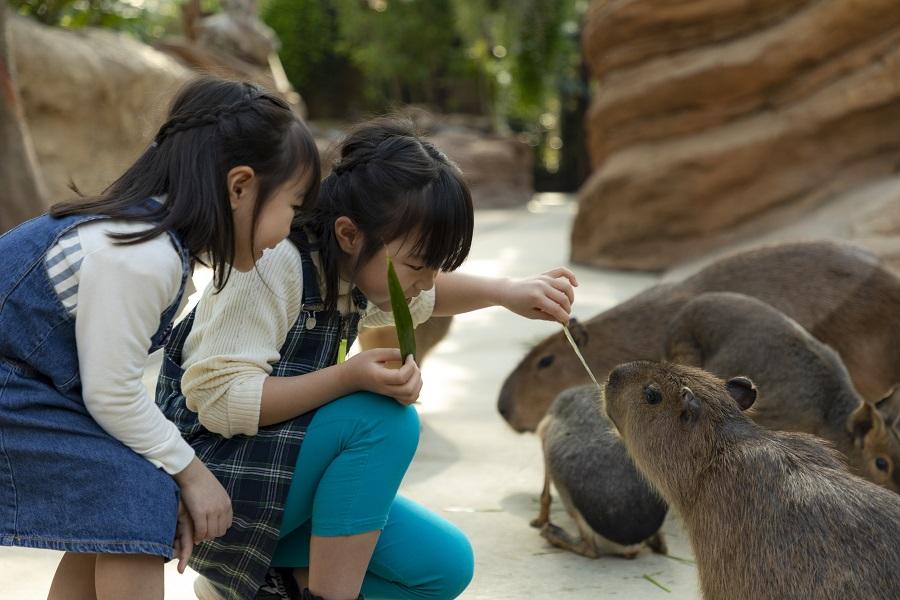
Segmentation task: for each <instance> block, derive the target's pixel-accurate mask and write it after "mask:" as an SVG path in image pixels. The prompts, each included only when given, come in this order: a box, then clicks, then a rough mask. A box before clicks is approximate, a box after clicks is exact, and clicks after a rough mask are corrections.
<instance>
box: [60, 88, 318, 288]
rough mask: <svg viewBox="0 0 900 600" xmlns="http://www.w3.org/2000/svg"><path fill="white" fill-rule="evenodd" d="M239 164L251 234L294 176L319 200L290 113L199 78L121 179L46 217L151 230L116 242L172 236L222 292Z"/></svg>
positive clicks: (262, 95) (301, 129)
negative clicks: (149, 206) (248, 198)
mask: <svg viewBox="0 0 900 600" xmlns="http://www.w3.org/2000/svg"><path fill="white" fill-rule="evenodd" d="M241 165H246V166H249V167H251V168H252V169H253V170H254V172H255V174H256V177H257V178H258V180H259V188H258V194H257V198H256V205H255V207H254V211H253V227H252V229H251V231H252V232H255V230H256V221H257V219H258V217H259V214H260V211H261V210H262V208H263V206H264V205H265V203H266V202H267V201H268V200H269V199H270V197H271V196H272V194H273V192H275V190H276V189H277V188H278V187H279V186H281V185H282V184H284V183H285V182H286V181H288V180H290V179H291V178H292V177H295V176H301V175H306V176H308V178H309V182H310V183H309V187H308V189H307V190H306V193H305V196H306V201H307V202H310V203H313V202H314V200H315V197H316V195H317V194H318V187H319V180H320V179H321V170H320V164H319V153H318V150H317V148H316V144H315V140H314V138H313V136H312V134H311V133H310V131H309V129H308V128H307V127H306V125H305V124H304V123H303V121H302V120H301V119H300V118H299V117H298V116H297V115H296V114H295V113H294V112H293V111H292V110H291V108H290V106H289V105H288V104H287V103H286V102H284V101H283V100H282V99H280V98H278V97H277V96H274V95H272V94H269V93H268V92H266V91H265V90H264V89H262V88H260V87H258V86H256V85H254V84H251V83H246V82H239V81H228V80H223V79H216V78H212V77H201V78H198V79H195V80H193V81H191V82H189V83H187V84H186V85H185V86H184V87H183V88H182V89H181V91H180V92H179V93H178V94H177V95H176V97H175V99H174V100H173V102H172V106H171V108H170V110H169V114H168V117H167V120H166V122H165V123H164V124H163V125H162V127H160V128H159V131H158V132H157V134H156V136H155V138H154V141H153V143H152V144H151V145H150V147H149V148H147V150H145V151H144V153H143V154H142V155H141V156H140V157H139V158H138V159H137V161H135V163H134V164H133V165H131V167H129V168H128V170H126V171H125V173H123V174H122V175H121V176H120V177H119V178H118V179H116V180H115V181H114V182H113V183H112V184H111V185H110V186H109V187H107V188H106V189H105V190H103V192H102V193H101V194H100V195H98V196H94V197H90V198H85V199H83V200H82V201H77V202H65V203H60V204H56V205H55V206H53V207H52V208H51V209H50V214H51V215H53V216H56V217H61V216H65V215H72V214H102V215H107V216H109V217H112V218H115V219H125V220H130V221H142V222H148V223H153V224H154V226H153V227H151V228H150V229H147V230H146V231H142V232H138V233H127V234H109V235H110V237H112V238H113V239H115V240H116V243H120V244H137V243H140V242H144V241H147V240H150V239H152V238H154V237H156V236H158V235H159V234H161V233H163V232H164V231H167V230H172V231H174V232H175V233H177V234H178V235H179V237H180V238H181V240H182V241H183V243H184V244H185V246H186V247H187V249H188V251H189V252H190V254H191V257H192V258H193V259H194V260H197V261H199V262H203V263H204V264H207V265H208V266H209V267H211V268H212V269H213V271H214V273H215V277H214V285H215V286H216V287H217V288H219V289H221V287H222V286H224V285H225V283H226V282H227V281H228V277H229V275H230V273H231V263H232V262H233V260H234V253H235V244H234V221H233V220H232V210H231V205H230V202H229V196H228V185H227V175H228V172H229V171H230V170H231V169H232V168H234V167H236V166H241ZM76 191H77V190H76ZM163 194H165V195H167V199H166V202H165V205H160V206H159V209H158V210H153V211H151V212H149V213H147V212H136V211H135V209H136V207H137V206H138V205H140V204H141V203H143V202H144V201H146V200H147V199H148V198H150V197H151V196H162V195H163ZM252 235H253V234H252V233H251V236H252ZM253 242H254V240H253V239H252V238H251V243H253Z"/></svg>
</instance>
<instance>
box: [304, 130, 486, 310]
mask: <svg viewBox="0 0 900 600" xmlns="http://www.w3.org/2000/svg"><path fill="white" fill-rule="evenodd" d="M311 213H312V214H311V215H310V216H309V217H308V220H307V225H308V226H309V228H310V229H311V230H312V232H313V233H314V234H315V235H316V236H317V237H318V239H319V244H320V253H321V257H322V268H323V270H324V273H323V276H324V279H325V292H326V296H325V306H326V309H334V308H335V305H336V303H337V289H338V277H339V276H340V272H341V267H342V266H343V265H342V264H341V263H342V253H341V249H340V246H339V245H338V241H337V239H336V237H335V231H334V223H335V221H336V220H337V219H338V217H341V216H347V217H349V218H350V219H351V220H352V221H353V223H354V224H355V225H356V226H357V227H358V228H359V230H360V231H361V232H362V234H363V236H364V238H365V245H364V246H363V248H362V251H361V253H360V255H359V258H358V260H357V263H356V265H353V266H352V267H351V268H352V269H354V270H355V269H356V268H358V267H359V266H360V265H361V264H363V263H364V262H366V261H367V260H368V259H370V258H371V257H372V256H374V255H375V254H376V253H377V252H378V250H379V249H380V248H381V247H383V245H384V244H387V243H389V242H391V241H393V240H396V239H398V238H400V237H402V236H404V235H406V234H408V233H410V232H412V231H418V232H419V234H420V235H419V237H418V239H417V240H416V243H415V245H414V246H413V248H412V249H411V251H412V253H414V254H415V255H417V256H418V257H419V258H421V260H422V262H423V263H424V265H425V266H427V267H428V268H431V269H435V270H440V271H453V270H455V269H457V268H458V267H459V266H460V265H461V264H462V263H463V261H464V260H465V259H466V257H467V256H468V255H469V249H470V247H471V245H472V230H473V228H474V211H473V207H472V195H471V193H470V191H469V188H468V186H467V185H466V183H465V182H464V181H463V178H462V174H461V173H460V171H459V169H458V168H457V167H456V165H454V164H453V163H452V162H451V161H450V160H449V159H448V158H447V157H446V156H445V155H444V154H443V153H442V152H440V151H439V150H438V149H437V148H435V147H434V146H433V145H432V144H431V143H429V142H426V141H424V140H422V139H420V138H419V137H418V136H417V135H416V133H415V130H414V129H413V127H412V125H411V124H410V123H408V122H406V121H400V120H394V119H377V120H374V121H370V122H368V123H364V124H362V125H360V126H358V127H357V128H356V129H355V130H354V131H353V132H351V133H350V134H349V135H348V136H347V137H346V138H345V139H344V141H343V142H342V143H341V145H340V158H339V160H338V161H337V162H336V163H335V164H334V166H333V168H332V170H331V173H330V174H329V175H328V176H327V177H326V178H325V179H324V180H323V181H322V187H321V191H320V194H319V198H318V201H317V203H316V204H315V206H314V207H313V208H312V211H311Z"/></svg>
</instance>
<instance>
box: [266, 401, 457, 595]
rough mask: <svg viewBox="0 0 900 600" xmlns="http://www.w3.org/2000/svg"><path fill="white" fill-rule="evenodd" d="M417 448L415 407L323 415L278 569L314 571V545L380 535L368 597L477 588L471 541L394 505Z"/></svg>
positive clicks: (343, 405)
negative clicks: (321, 539)
mask: <svg viewBox="0 0 900 600" xmlns="http://www.w3.org/2000/svg"><path fill="white" fill-rule="evenodd" d="M418 441H419V417H418V414H417V413H416V411H415V409H414V408H412V407H411V406H402V405H400V404H398V403H397V402H396V401H394V400H393V399H391V398H386V397H384V396H379V395H377V394H371V393H368V392H359V393H356V394H351V395H349V396H344V397H343V398H338V399H337V400H334V401H333V402H329V403H328V404H326V405H324V406H323V407H321V408H319V409H318V411H317V412H316V414H315V416H314V417H313V420H312V423H310V425H309V429H308V430H307V433H306V438H305V439H304V440H303V445H302V446H301V447H300V457H299V458H298V459H297V466H296V468H295V470H294V478H293V481H292V483H291V487H290V490H289V492H288V496H287V500H286V503H285V512H284V519H283V521H282V525H281V541H280V542H279V544H278V547H277V549H276V551H275V556H274V559H273V565H274V566H276V567H308V566H309V540H310V536H311V535H313V534H315V535H317V536H326V537H327V536H343V535H356V534H360V533H366V532H368V531H374V530H376V529H381V530H382V532H381V535H380V536H379V538H378V543H377V544H376V546H375V551H374V553H373V555H372V560H371V561H370V563H369V569H368V572H367V573H366V576H365V579H364V581H363V586H362V592H363V594H365V596H366V598H367V600H372V599H379V598H384V599H406V598H409V599H416V598H430V599H448V600H449V599H451V598H456V597H457V596H459V595H460V594H461V593H462V591H463V590H464V589H465V588H466V586H467V585H468V584H469V582H470V581H471V579H472V572H473V568H474V559H473V556H472V547H471V546H470V545H469V541H468V539H466V536H465V535H464V534H463V533H462V532H461V531H460V530H459V529H457V528H456V527H455V526H454V525H452V524H451V523H450V522H448V521H446V520H444V519H442V518H441V517H439V516H438V515H436V514H434V513H432V512H431V511H429V510H427V509H425V508H424V507H422V506H420V505H418V504H416V503H415V502H412V501H411V500H407V499H405V498H402V497H399V496H397V489H398V488H399V487H400V481H401V480H402V479H403V475H404V473H406V469H407V467H408V466H409V463H410V461H411V460H412V457H413V455H414V454H415V451H416V446H417V445H418Z"/></svg>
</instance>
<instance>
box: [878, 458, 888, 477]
mask: <svg viewBox="0 0 900 600" xmlns="http://www.w3.org/2000/svg"><path fill="white" fill-rule="evenodd" d="M875 467H877V468H878V470H879V471H884V472H885V473H887V471H888V461H886V460H885V459H883V458H882V457H880V456H879V457H878V458H876V459H875Z"/></svg>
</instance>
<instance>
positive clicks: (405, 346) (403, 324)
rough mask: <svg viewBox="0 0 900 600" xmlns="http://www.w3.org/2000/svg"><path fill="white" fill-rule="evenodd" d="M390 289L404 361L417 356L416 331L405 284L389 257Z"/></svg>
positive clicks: (388, 274) (388, 276)
mask: <svg viewBox="0 0 900 600" xmlns="http://www.w3.org/2000/svg"><path fill="white" fill-rule="evenodd" d="M387 267H388V268H387V279H388V290H389V291H390V293H391V310H392V311H393V313H394V327H396V328H397V339H398V340H399V341H400V355H401V356H402V357H403V362H406V357H407V356H409V355H410V354H412V355H413V358H415V357H416V332H415V329H413V322H412V315H411V314H409V306H408V305H407V304H406V296H405V295H404V294H403V286H401V285H400V280H399V279H398V278H397V271H395V270H394V262H393V261H392V260H391V257H390V256H388V257H387Z"/></svg>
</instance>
